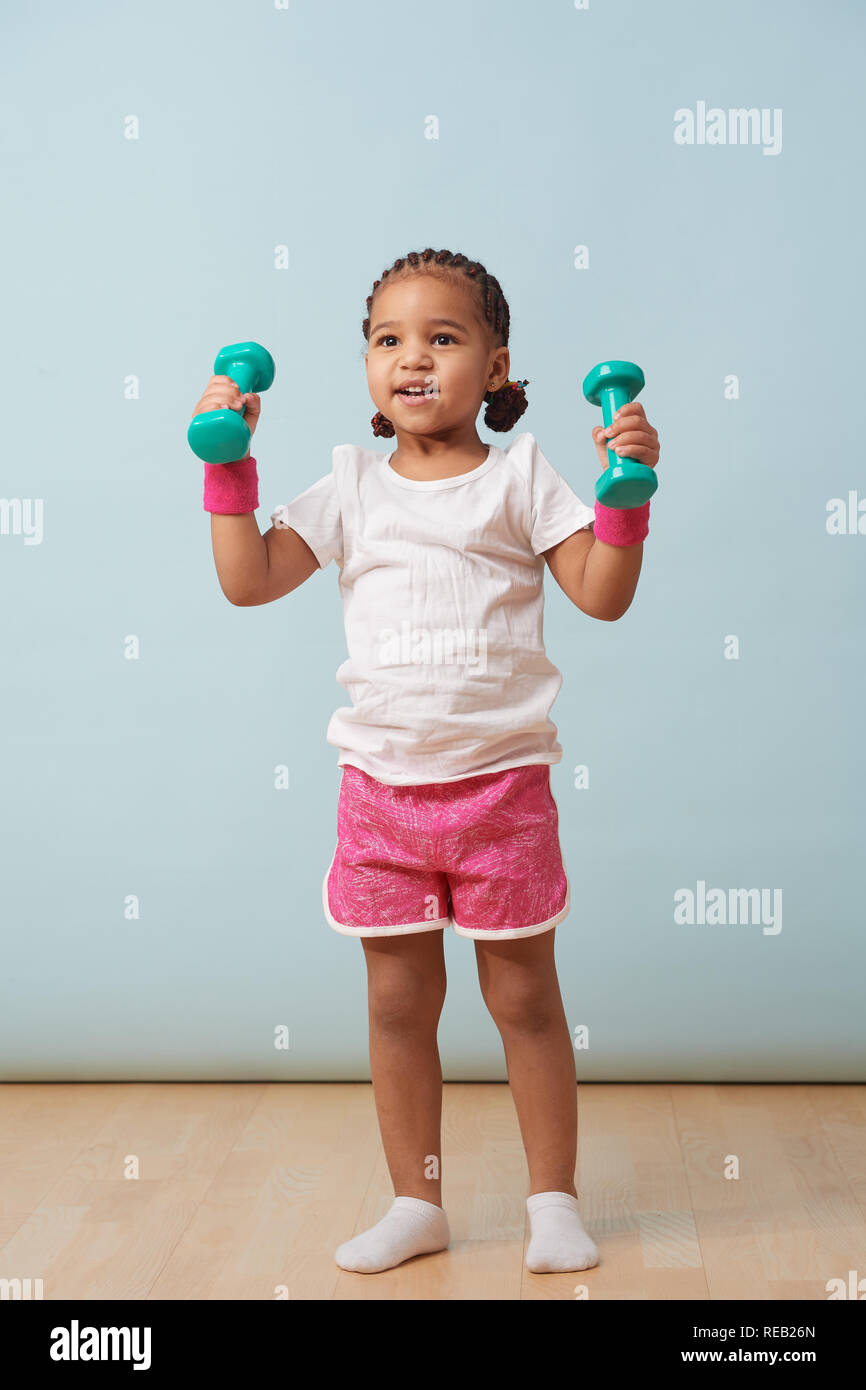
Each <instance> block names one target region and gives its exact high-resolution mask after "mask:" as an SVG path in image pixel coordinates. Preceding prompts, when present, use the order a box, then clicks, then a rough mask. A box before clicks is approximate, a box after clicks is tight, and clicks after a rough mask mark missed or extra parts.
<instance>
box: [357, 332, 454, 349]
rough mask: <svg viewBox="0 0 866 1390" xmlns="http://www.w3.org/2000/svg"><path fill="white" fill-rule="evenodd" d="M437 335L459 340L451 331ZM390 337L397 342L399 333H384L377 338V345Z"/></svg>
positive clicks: (437, 335)
mask: <svg viewBox="0 0 866 1390" xmlns="http://www.w3.org/2000/svg"><path fill="white" fill-rule="evenodd" d="M436 337H437V338H449V339H450V340H451V342H452V343H456V342H457V339H456V338H455V337H454V336H453V334H451V333H437V334H436ZM389 338H393V339H394V341H395V342H396V341H397V335H396V334H395V333H383V334H382V336H381V337H380V338H377V339H376V347H381V346H382V344H383V343H384V342H386V341H387V340H388V339H389Z"/></svg>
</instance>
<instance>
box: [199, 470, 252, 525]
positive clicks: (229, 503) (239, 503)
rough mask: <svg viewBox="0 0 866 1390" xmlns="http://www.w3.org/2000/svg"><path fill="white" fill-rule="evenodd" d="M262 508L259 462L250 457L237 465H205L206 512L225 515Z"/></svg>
mask: <svg viewBox="0 0 866 1390" xmlns="http://www.w3.org/2000/svg"><path fill="white" fill-rule="evenodd" d="M258 505H259V475H258V473H257V472H256V461H255V459H254V458H253V457H252V456H251V455H248V456H247V457H246V458H245V459H238V460H237V461H236V462H235V463H206V464H205V466H204V510H205V511H206V512H219V513H220V515H222V516H237V515H239V514H240V513H241V512H254V511H255V510H256V507H257V506H258Z"/></svg>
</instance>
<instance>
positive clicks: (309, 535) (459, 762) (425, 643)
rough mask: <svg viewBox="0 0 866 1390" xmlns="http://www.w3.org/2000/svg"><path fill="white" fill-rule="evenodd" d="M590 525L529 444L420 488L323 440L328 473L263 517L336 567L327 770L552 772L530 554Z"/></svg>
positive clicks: (436, 775) (538, 588)
mask: <svg viewBox="0 0 866 1390" xmlns="http://www.w3.org/2000/svg"><path fill="white" fill-rule="evenodd" d="M594 519H595V510H594V507H590V506H588V505H587V504H586V503H585V502H581V500H580V498H579V497H578V496H577V494H576V493H575V492H574V491H573V490H572V488H571V487H570V485H569V484H568V483H567V482H566V481H565V479H564V478H563V477H562V476H561V474H559V473H557V471H556V469H555V468H553V467H552V466H551V465H550V464H549V463H548V461H547V459H546V458H545V457H544V454H543V453H542V452H541V450H540V449H539V447H538V445H537V444H536V442H535V439H534V437H533V435H531V434H521V435H518V437H517V438H516V439H515V440H514V442H513V443H512V444H511V445H510V446H509V447H508V448H507V449H504V450H503V449H500V448H498V447H497V446H496V445H495V444H492V445H490V452H489V454H488V456H487V458H486V459H485V461H484V462H483V463H481V464H479V466H478V467H477V468H473V469H472V470H471V471H470V472H468V473H463V474H461V475H460V476H459V477H456V478H438V479H435V480H434V481H432V482H419V481H417V480H415V479H411V478H403V477H401V475H400V474H399V473H397V472H396V470H395V469H393V468H392V467H391V465H390V463H389V462H388V454H380V453H375V452H374V451H373V450H372V449H364V448H360V447H359V446H358V445H355V444H338V445H337V446H336V447H335V448H334V451H333V467H332V470H331V472H330V473H328V474H326V475H325V477H323V478H320V479H319V481H318V482H316V483H313V485H312V487H309V488H307V490H306V492H302V493H301V494H300V495H299V496H298V497H296V498H295V500H294V501H293V502H289V503H288V504H287V505H286V504H284V505H282V506H280V507H277V508H276V510H275V511H273V512H272V513H271V521H272V522H273V524H274V526H275V527H291V528H292V529H293V530H295V531H297V532H298V534H299V535H300V536H302V537H303V539H304V540H305V541H306V542H307V545H308V546H309V547H310V549H311V550H312V551H313V553H314V554H315V556H316V559H317V560H318V562H319V565H320V566H321V567H322V568H324V567H325V566H326V565H327V564H329V563H330V561H331V560H335V561H336V563H337V565H338V567H339V570H340V591H341V594H342V599H343V619H344V623H345V628H346V645H347V647H348V652H349V656H348V660H347V661H344V662H343V664H342V665H341V666H340V668H339V670H338V671H337V680H338V681H339V683H340V684H341V685H343V686H345V688H346V690H347V691H348V692H349V696H350V698H351V701H352V704H351V706H344V707H342V708H340V709H338V710H336V711H335V713H334V714H333V715H332V717H331V721H330V723H329V725H328V730H327V734H326V738H327V741H328V742H329V743H331V744H333V745H334V746H335V747H336V748H338V749H339V750H340V756H339V758H338V760H337V765H338V766H339V767H342V766H343V765H345V764H346V763H351V764H353V765H354V766H355V767H360V768H361V769H362V770H363V771H364V772H367V773H369V774H370V776H371V777H375V778H377V779H378V780H379V781H380V782H390V783H394V784H400V785H407V784H408V785H416V784H418V783H423V782H454V781H457V780H458V779H459V778H462V777H472V776H475V775H477V774H478V773H482V772H499V771H502V770H503V769H504V768H507V767H522V766H524V765H525V764H528V763H558V762H559V761H560V759H561V758H562V747H561V745H560V744H559V743H558V742H557V729H556V725H555V724H553V723H552V721H551V720H550V718H549V717H548V716H549V711H550V707H551V705H552V704H553V702H554V700H555V699H556V697H557V695H558V693H559V689H560V686H561V685H562V675H561V673H560V672H559V671H558V670H557V668H556V667H555V666H554V665H553V664H552V662H550V661H548V659H547V656H546V654H545V650H544V639H543V635H542V633H543V612H544V569H545V561H544V556H543V554H542V552H543V551H544V550H547V549H549V547H550V546H552V545H556V544H557V542H559V541H561V540H564V539H565V537H566V536H570V535H571V534H572V532H573V531H579V530H582V529H583V528H584V527H586V526H588V525H590V523H591V522H593V521H594Z"/></svg>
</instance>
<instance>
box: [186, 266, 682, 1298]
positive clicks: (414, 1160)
mask: <svg viewBox="0 0 866 1390" xmlns="http://www.w3.org/2000/svg"><path fill="white" fill-rule="evenodd" d="M367 313H368V317H367V318H365V319H364V321H363V324H362V331H363V334H364V337H365V339H366V340H367V344H368V351H367V356H366V366H367V381H368V385H369V389H370V395H371V397H372V399H373V401H374V402H375V404H376V406H377V412H376V414H375V415H374V416H373V419H372V422H371V423H372V426H373V433H374V435H377V436H383V437H385V438H390V437H391V436H392V435H394V434H396V436H397V448H396V449H395V450H394V452H393V453H391V454H390V455H389V454H386V453H377V452H374V451H373V450H372V449H368V448H363V447H358V446H356V445H352V444H341V445H337V447H336V448H335V449H334V450H333V463H332V470H331V472H330V473H328V474H327V475H326V476H324V477H322V478H320V479H319V480H318V482H316V483H314V484H313V485H312V487H309V488H307V490H306V491H305V492H302V493H301V494H300V495H299V496H298V497H296V498H295V500H294V501H293V502H290V503H289V504H288V505H283V506H280V507H277V509H276V510H275V511H274V512H272V513H271V520H272V522H273V527H272V529H270V530H269V531H267V532H266V534H265V535H264V536H262V535H261V534H260V532H259V529H258V525H257V523H256V519H255V509H256V507H257V506H258V505H259V501H258V479H257V473H256V462H255V459H254V458H252V457H251V456H250V455H249V454H247V456H246V457H245V458H244V459H242V460H239V461H238V462H235V463H229V464H222V465H220V464H205V474H206V477H205V495H204V506H205V510H206V511H209V512H211V513H212V521H211V532H212V540H213V551H214V559H215V562H216V568H217V574H218V576H219V582H220V585H221V587H222V590H223V592H224V593H225V595H226V597H227V598H228V599H229V600H230V601H231V602H232V603H235V604H240V605H257V604H262V603H270V602H272V601H273V600H274V599H278V598H281V597H282V596H283V595H284V594H288V593H291V592H292V590H293V589H296V588H297V587H298V585H299V584H302V583H303V582H304V580H306V579H308V578H309V576H310V575H311V574H312V573H313V571H314V570H315V569H317V568H324V567H325V566H326V565H327V564H328V563H329V561H330V560H332V559H333V560H335V561H336V563H337V565H338V567H339V571H340V590H341V593H342V599H343V612H344V620H345V626H346V643H347V647H348V653H349V655H348V660H347V661H345V662H344V663H343V665H342V666H341V667H340V669H339V671H338V672H337V679H338V680H339V681H340V683H341V684H342V685H344V686H345V687H346V689H347V690H348V692H349V695H350V697H351V701H352V704H351V706H348V707H344V708H341V709H338V710H337V711H336V713H335V714H334V715H333V717H332V719H331V722H330V725H329V727H328V731H327V739H328V742H330V743H332V744H334V745H335V746H336V747H337V748H338V749H339V750H340V756H339V759H338V766H340V767H342V769H343V772H342V781H341V785H340V793H339V800H338V805H337V844H336V848H335V850H334V855H333V858H332V860H331V864H330V866H329V869H328V872H327V874H326V875H325V879H324V882H323V885H322V896H323V906H324V912H325V917H326V919H327V921H328V922H329V923H330V925H331V927H333V928H334V930H335V931H337V932H340V933H342V934H343V935H345V936H357V937H359V938H360V940H361V945H362V947H363V949H364V953H365V957H366V963H367V977H368V998H369V1022H370V1067H371V1072H372V1080H373V1089H374V1096H375V1101H376V1109H377V1114H378V1118H379V1126H380V1129H381V1134H382V1142H383V1145H384V1149H385V1154H386V1157H387V1161H388V1168H389V1171H390V1174H391V1179H392V1182H393V1184H394V1202H393V1205H392V1206H391V1208H390V1210H389V1211H388V1213H387V1215H386V1216H385V1217H384V1218H383V1219H382V1220H381V1221H379V1222H378V1223H377V1224H376V1225H375V1226H373V1227H372V1228H371V1229H370V1230H368V1231H365V1232H364V1233H363V1234H362V1235H359V1236H356V1237H355V1238H354V1239H353V1240H348V1241H346V1242H345V1243H344V1244H343V1245H340V1246H339V1248H338V1249H337V1251H336V1253H335V1259H336V1261H337V1264H338V1265H340V1266H341V1267H342V1268H343V1269H350V1270H358V1271H362V1272H364V1273H374V1272H376V1271H379V1270H384V1269H390V1268H392V1267H393V1266H394V1265H398V1264H400V1263H401V1262H402V1261H403V1260H407V1259H410V1258H411V1257H412V1256H415V1255H422V1254H426V1253H430V1252H432V1251H436V1250H443V1249H444V1248H445V1247H446V1246H447V1245H448V1242H449V1228H448V1221H447V1218H446V1215H445V1211H444V1209H443V1207H442V1188H441V1176H440V1174H441V1141H440V1121H441V1107H442V1070H441V1066H440V1061H439V1052H438V1048H437V1027H438V1022H439V1016H440V1013H441V1011H442V1005H443V1001H444V998H445V962H444V953H443V928H444V927H446V926H448V925H449V924H450V925H451V926H453V928H454V930H455V932H457V933H458V935H460V936H468V937H471V938H473V939H474V941H475V952H476V957H477V964H478V978H479V981H480V985H481V993H482V996H483V998H484V1002H485V1004H486V1005H487V1008H488V1009H489V1011H490V1013H491V1015H492V1017H493V1019H494V1021H495V1023H496V1025H497V1027H498V1029H499V1032H500V1034H501V1036H502V1041H503V1044H504V1049H505V1058H506V1065H507V1069H508V1079H509V1083H510V1085H511V1089H512V1094H513V1097H514V1102H515V1106H516V1110H517V1115H518V1120H519V1124H520V1130H521V1135H522V1138H523V1143H524V1147H525V1150H526V1157H527V1163H528V1167H529V1179H530V1183H529V1196H528V1198H527V1201H526V1206H527V1209H528V1212H529V1219H530V1226H531V1239H530V1243H529V1248H528V1251H527V1257H526V1264H527V1266H528V1268H529V1269H531V1270H534V1271H537V1272H540V1271H547V1270H578V1269H588V1268H590V1267H591V1266H592V1265H595V1264H596V1263H597V1261H598V1251H597V1249H596V1246H595V1244H594V1243H593V1241H592V1240H591V1239H590V1237H589V1236H588V1235H587V1233H586V1231H585V1230H584V1227H583V1223H582V1221H581V1217H580V1211H579V1206H578V1201H577V1192H576V1190H575V1186H574V1170H575V1164H576V1159H577V1090H576V1075H575V1065H574V1052H573V1047H572V1041H571V1036H570V1033H569V1028H568V1024H567V1022H566V1018H565V1013H564V1010H563V1005H562V999H561V995H560V990H559V982H558V979H557V974H556V968H555V965H554V949H553V948H554V928H555V927H556V925H557V923H559V922H561V921H562V920H563V918H564V917H565V916H566V915H567V913H568V911H569V908H570V883H569V880H568V877H567V875H566V873H565V868H564V865H563V861H562V855H561V851H560V845H559V819H558V811H557V806H556V803H555V801H554V799H553V795H552V792H551V789H550V767H551V764H553V763H557V762H559V761H560V759H561V757H562V748H561V746H560V744H559V743H558V742H557V729H556V726H555V725H554V724H553V723H552V722H551V720H550V719H549V717H548V713H549V710H550V707H551V705H552V704H553V701H554V700H555V698H556V696H557V694H558V692H559V689H560V686H561V684H562V677H561V675H560V673H559V671H558V670H557V668H556V667H555V666H554V665H553V664H552V663H551V662H550V661H549V660H548V659H547V656H546V655H545V650H544V642H543V637H542V614H543V603H544V596H543V580H544V563H545V559H546V561H547V563H548V565H549V567H550V569H551V571H552V572H553V575H554V578H555V579H556V581H557V583H558V584H559V585H560V587H561V588H562V589H563V591H564V592H565V593H566V594H567V595H568V597H569V598H570V599H571V600H572V601H573V602H574V603H575V604H576V606H577V607H578V608H580V609H581V610H582V611H583V612H584V613H586V614H588V615H589V616H590V617H594V618H599V619H601V620H603V621H606V622H611V621H614V620H615V619H617V618H619V617H621V616H622V615H623V613H625V611H626V609H627V608H628V607H629V605H630V603H631V600H632V598H633V596H634V592H635V588H636V585H637V580H638V576H639V574H640V568H641V559H642V554H643V539H644V537H645V536H646V535H647V532H648V516H649V503H648V502H647V503H645V504H644V506H642V507H638V508H634V509H631V510H628V511H617V510H614V509H611V508H607V507H604V506H603V505H602V504H601V503H598V502H596V503H595V505H594V507H590V506H587V505H586V504H585V503H584V502H582V501H581V500H580V499H579V498H578V497H577V495H576V494H575V493H574V492H573V490H572V488H571V487H570V485H569V484H568V483H567V482H566V481H565V479H564V478H563V477H562V476H561V475H560V474H559V473H558V472H557V471H556V470H555V469H554V468H552V467H551V465H550V464H549V463H548V461H547V459H546V458H545V457H544V455H543V454H542V452H541V450H540V449H539V448H538V445H537V444H536V442H535V439H534V438H533V436H532V435H531V434H520V435H518V436H517V438H516V439H515V440H514V442H513V443H512V444H511V445H510V446H509V447H508V448H507V449H505V450H503V449H500V448H498V447H497V446H496V445H495V444H490V445H487V444H484V443H483V442H482V440H481V439H479V437H478V433H477V430H476V426H475V421H476V417H477V414H478V410H479V408H480V406H481V403H482V401H484V402H486V403H487V409H486V411H485V415H484V421H485V424H487V425H488V426H489V427H490V429H491V430H497V431H508V430H511V429H512V428H513V426H514V424H515V422H516V421H517V420H518V419H519V418H520V416H521V415H522V414H523V412H524V411H525V410H526V406H527V400H526V394H525V390H524V388H525V387H526V386H527V385H528V382H526V381H510V380H509V379H508V374H509V370H510V361H509V352H508V336H509V310H508V304H507V303H506V300H505V296H504V295H503V293H502V290H501V288H500V285H499V282H498V281H497V280H496V279H494V277H493V276H492V275H490V274H488V272H487V271H486V270H485V268H484V266H483V265H480V264H479V263H478V262H477V261H469V260H468V259H467V258H466V256H464V255H460V254H453V253H452V252H450V251H433V250H430V249H428V250H426V251H424V252H422V253H420V254H419V253H418V252H412V253H410V254H409V255H408V256H407V257H406V258H405V259H404V258H400V259H399V260H396V261H395V262H394V264H393V266H391V267H390V269H388V270H386V271H385V272H384V274H383V277H382V279H381V280H377V281H376V282H375V284H374V285H373V293H372V294H371V295H370V296H369V298H368V299H367ZM225 406H233V407H234V408H236V409H240V408H241V407H245V408H246V415H245V418H246V420H247V423H248V424H249V426H250V429H251V431H252V430H254V429H255V425H256V422H257V420H258V414H259V407H260V402H259V398H258V396H256V395H255V394H247V395H245V396H241V394H240V391H239V390H238V387H237V386H236V384H235V383H234V382H233V381H232V380H231V378H229V377H225V376H223V377H213V378H212V379H211V382H210V384H209V386H208V388H207V390H206V392H205V395H204V396H203V397H202V399H201V401H200V402H199V403H198V405H197V406H196V412H195V413H199V412H201V411H203V410H213V409H217V408H225ZM592 435H593V440H594V441H595V445H596V449H597V452H598V457H599V460H600V462H601V463H602V464H603V465H604V466H605V467H606V466H607V452H606V450H607V440H608V439H609V438H611V437H612V438H615V439H616V448H617V452H621V453H625V454H627V455H628V457H630V458H636V459H639V460H640V461H641V462H643V463H647V464H649V465H651V466H653V467H654V466H655V464H656V462H657V460H658V456H659V446H658V435H657V433H656V431H655V430H654V429H653V427H652V426H651V425H650V424H649V423H648V421H647V420H646V417H645V415H644V411H643V408H642V406H640V405H638V404H637V403H636V402H632V403H631V404H630V405H626V406H623V407H622V409H621V410H620V411H619V412H618V414H617V417H616V418H615V421H614V424H613V425H612V426H611V428H610V429H607V430H604V429H602V427H601V426H597V427H596V428H595V429H594V430H593V431H592ZM593 528H594V529H593Z"/></svg>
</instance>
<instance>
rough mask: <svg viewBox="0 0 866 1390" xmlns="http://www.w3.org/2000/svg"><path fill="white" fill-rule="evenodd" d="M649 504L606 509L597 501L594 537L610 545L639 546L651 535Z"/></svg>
mask: <svg viewBox="0 0 866 1390" xmlns="http://www.w3.org/2000/svg"><path fill="white" fill-rule="evenodd" d="M649 509H650V504H649V502H644V504H643V506H642V507H606V506H605V505H604V503H603V502H599V501H598V500H596V504H595V525H594V526H593V528H592V530H593V535H595V536H598V539H599V540H600V541H606V542H607V544H608V545H637V543H638V541H642V540H644V538H645V537H646V536H648V535H649Z"/></svg>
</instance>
